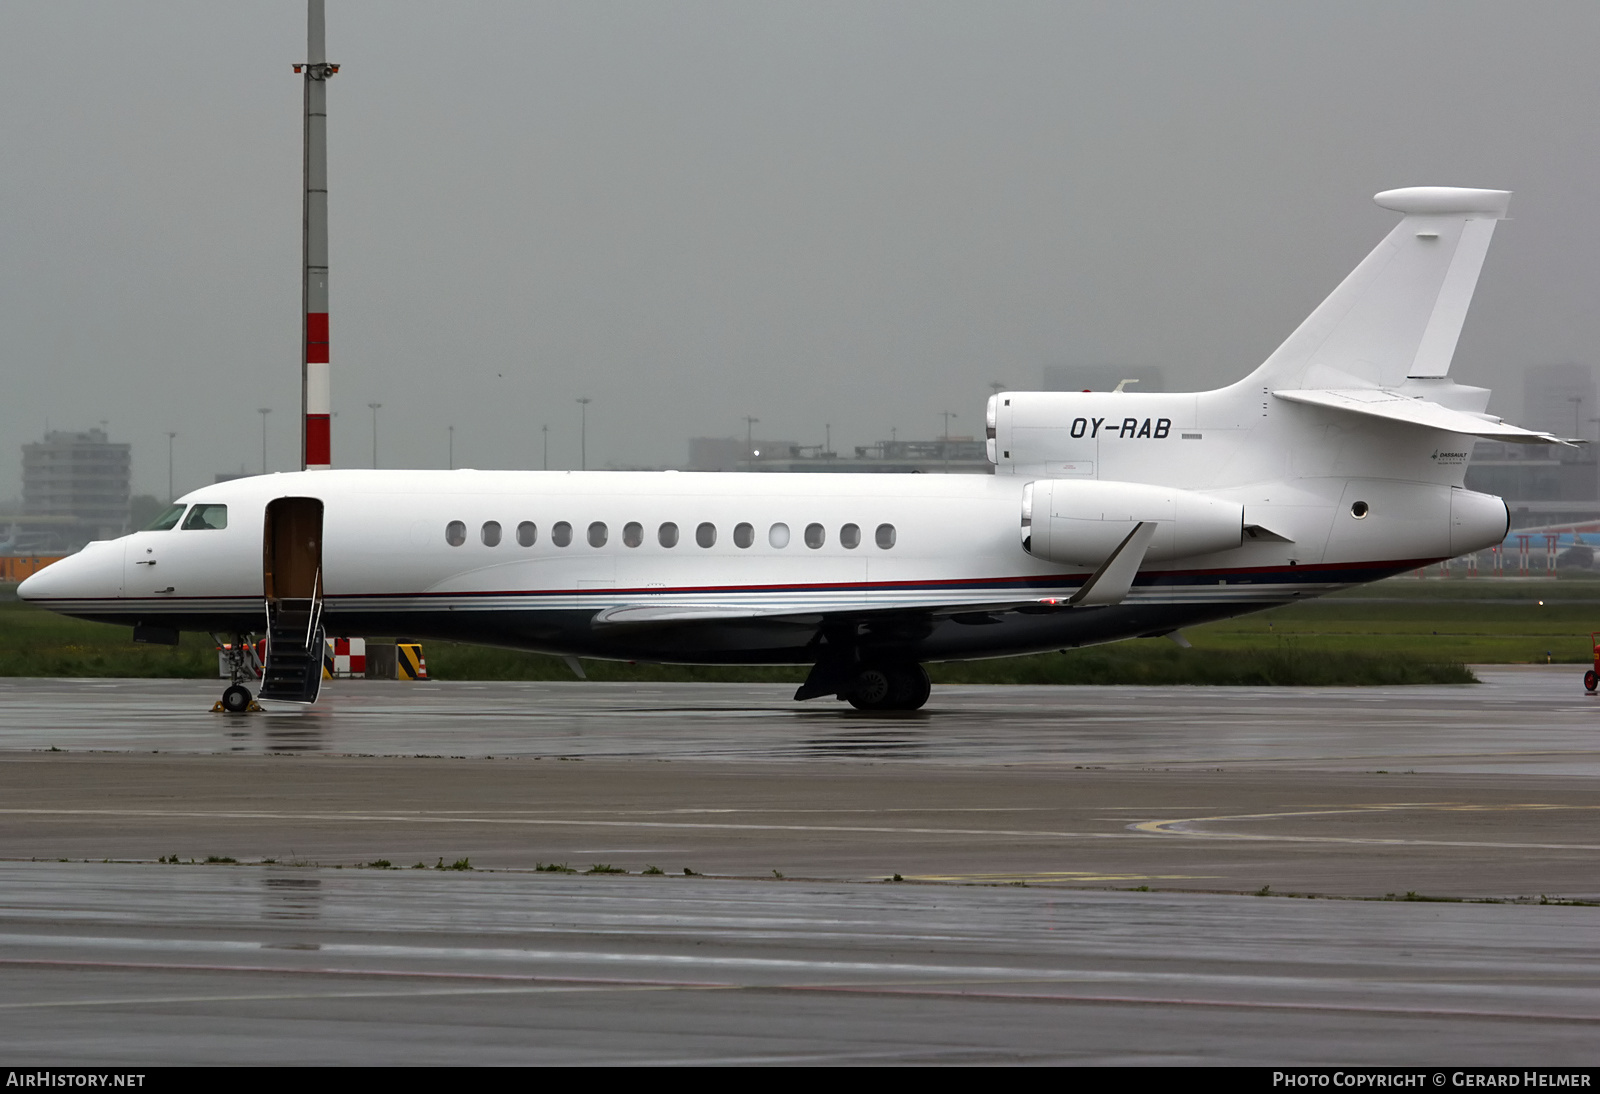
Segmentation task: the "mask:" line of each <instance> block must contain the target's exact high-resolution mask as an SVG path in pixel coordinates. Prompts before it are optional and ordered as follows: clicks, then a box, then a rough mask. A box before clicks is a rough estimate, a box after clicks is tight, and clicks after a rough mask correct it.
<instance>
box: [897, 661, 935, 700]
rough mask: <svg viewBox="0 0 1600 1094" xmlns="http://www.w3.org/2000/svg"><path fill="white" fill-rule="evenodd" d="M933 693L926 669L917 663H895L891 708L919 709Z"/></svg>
mask: <svg viewBox="0 0 1600 1094" xmlns="http://www.w3.org/2000/svg"><path fill="white" fill-rule="evenodd" d="M932 693H933V683H932V681H930V680H929V679H928V670H927V669H925V668H923V667H922V666H921V665H918V664H910V665H896V666H895V669H894V695H893V696H892V698H891V703H892V706H891V708H890V709H892V710H920V709H922V704H924V703H926V702H927V701H928V696H929V695H931V694H932Z"/></svg>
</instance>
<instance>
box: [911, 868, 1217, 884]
mask: <svg viewBox="0 0 1600 1094" xmlns="http://www.w3.org/2000/svg"><path fill="white" fill-rule="evenodd" d="M1221 876H1222V875H1221V874H1107V873H1096V872H1091V871H1081V870H1045V871H1036V872H1034V873H1026V874H906V875H905V879H906V880H907V881H1026V882H1033V883H1035V884H1044V883H1046V882H1051V881H1212V880H1215V879H1216V878H1219V877H1221Z"/></svg>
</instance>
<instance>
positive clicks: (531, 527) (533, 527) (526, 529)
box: [517, 520, 539, 547]
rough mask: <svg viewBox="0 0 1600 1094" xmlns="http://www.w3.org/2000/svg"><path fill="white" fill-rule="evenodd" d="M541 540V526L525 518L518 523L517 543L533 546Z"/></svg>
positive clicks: (523, 545)
mask: <svg viewBox="0 0 1600 1094" xmlns="http://www.w3.org/2000/svg"><path fill="white" fill-rule="evenodd" d="M537 542H539V526H538V525H537V524H535V523H533V521H531V520H525V521H523V522H522V523H521V524H519V525H517V544H518V545H519V546H522V547H532V546H533V545H534V544H535V543H537Z"/></svg>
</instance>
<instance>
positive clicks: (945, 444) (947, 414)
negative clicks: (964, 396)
mask: <svg viewBox="0 0 1600 1094" xmlns="http://www.w3.org/2000/svg"><path fill="white" fill-rule="evenodd" d="M943 413H944V436H943V437H941V438H940V439H939V454H940V455H941V456H943V457H944V470H945V474H947V475H948V474H949V473H950V419H951V418H954V417H956V414H955V412H954V411H952V410H946V411H944V412H943Z"/></svg>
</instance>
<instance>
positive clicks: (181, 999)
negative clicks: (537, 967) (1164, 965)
mask: <svg viewBox="0 0 1600 1094" xmlns="http://www.w3.org/2000/svg"><path fill="white" fill-rule="evenodd" d="M0 964H5V965H54V966H73V967H88V968H125V969H142V970H160V971H174V972H183V971H199V972H245V973H252V972H255V973H271V974H276V975H285V974H295V973H301V974H305V973H307V972H313V973H321V974H331V975H349V976H376V977H395V978H407V979H409V978H417V979H428V978H451V979H477V980H520V981H525V982H524V983H521V984H518V985H515V986H512V985H501V986H489V985H484V986H481V987H472V988H468V987H462V988H434V989H425V990H419V991H344V992H254V993H241V994H228V995H218V994H212V995H172V996H137V997H128V998H121V999H63V1000H34V1001H30V1002H26V1003H0V1010H37V1009H51V1008H60V1007H123V1006H159V1005H182V1004H190V1003H229V1002H271V1001H290V1000H297V999H304V1000H314V999H407V998H438V997H449V996H469V995H534V994H540V995H543V994H560V993H571V992H584V991H639V992H644V991H729V990H734V991H755V992H821V993H836V994H849V995H886V996H915V997H922V998H939V999H974V1000H980V1001H985V1002H990V1001H995V1002H1008V1003H1059V1004H1079V1005H1082V1004H1091V1005H1093V1004H1100V1005H1112V1006H1146V1007H1160V1006H1165V1007H1205V1008H1219V1009H1227V1010H1284V1011H1297V1012H1322V1013H1337V1014H1383V1015H1394V1016H1399V1017H1408V1018H1469V1019H1480V1020H1502V1021H1521V1022H1573V1023H1582V1024H1597V1023H1600V1015H1592V1014H1552V1013H1533V1012H1526V1011H1495V1010H1475V1009H1470V1008H1464V1007H1426V1006H1419V1007H1403V1006H1374V1005H1363V1004H1358V1003H1297V1002H1291V1001H1269V1000H1252V999H1197V998H1190V997H1185V996H1155V995H1103V994H1088V993H1081V992H1021V991H1010V992H1006V991H994V990H992V989H991V990H972V989H960V988H940V987H935V986H932V985H893V984H732V983H726V982H700V981H654V980H622V979H617V980H599V979H593V980H590V979H583V978H575V977H574V978H558V977H548V978H544V977H533V976H517V975H514V974H513V975H507V974H492V973H427V972H405V971H400V970H389V969H380V970H362V969H315V970H304V969H293V968H282V967H276V966H228V965H159V964H153V963H141V962H98V961H35V960H26V959H17V960H3V959H0Z"/></svg>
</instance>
